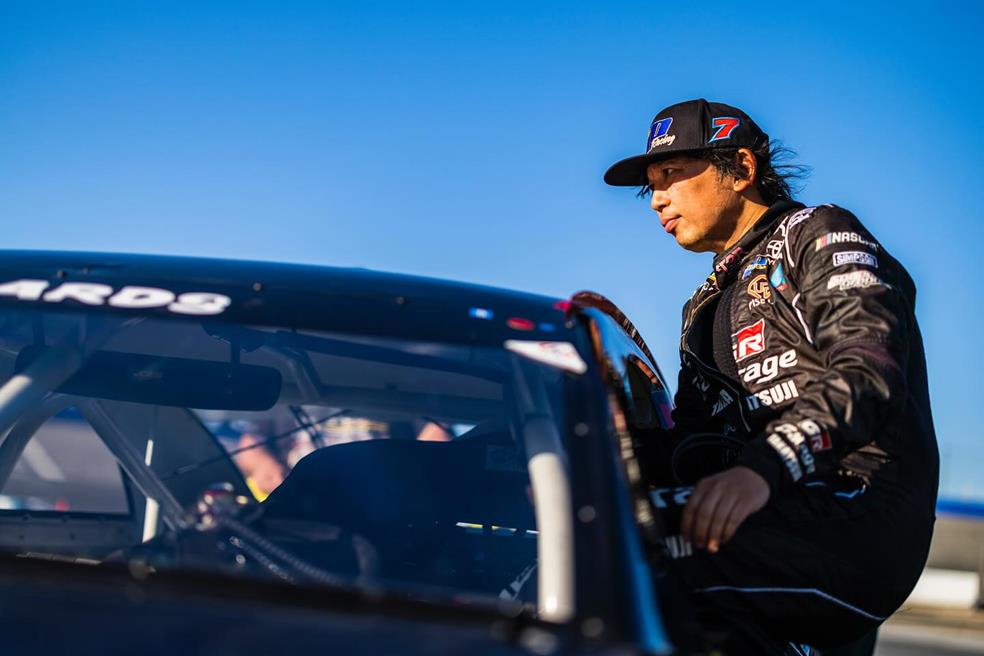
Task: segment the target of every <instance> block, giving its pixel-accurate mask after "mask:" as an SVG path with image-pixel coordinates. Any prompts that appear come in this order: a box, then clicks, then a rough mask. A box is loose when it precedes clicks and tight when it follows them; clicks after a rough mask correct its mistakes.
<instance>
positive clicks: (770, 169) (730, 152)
mask: <svg viewBox="0 0 984 656" xmlns="http://www.w3.org/2000/svg"><path fill="white" fill-rule="evenodd" d="M751 151H752V154H753V155H754V156H755V162H756V164H758V166H757V167H756V168H757V169H758V170H757V171H756V173H755V187H756V189H758V192H759V194H761V196H762V200H763V201H765V203H766V204H767V205H771V204H772V203H774V202H776V201H778V200H792V199H793V196H794V194H796V193H798V192H799V191H801V189H800V186H799V184H798V183H800V182H801V181H802V180H803V179H804V178H806V176H808V175H809V174H810V167H808V166H804V165H802V164H788V163H785V162H787V161H788V160H790V159H792V158H793V157H795V156H796V153H795V152H794V151H793V150H792V149H790V148H787V147H786V146H783V145H782V143H780V142H778V141H776V140H774V139H772V140H770V141H769V142H768V143H763V144H762V145H760V146H756V147H755V148H752V149H751ZM689 155H690V156H691V157H694V158H695V159H705V160H707V161H708V162H710V163H711V166H713V167H714V168H716V169H717V172H718V175H719V176H720V177H721V178H722V179H723V178H726V177H732V178H735V179H741V178H746V177H748V171H747V170H746V169H745V167H744V166H742V165H741V164H740V163H739V161H738V149H737V148H708V149H707V150H698V151H695V152H693V153H689ZM649 191H650V190H649V187H648V186H644V187H643V188H642V190H641V191H640V192H639V195H640V196H648V195H649Z"/></svg>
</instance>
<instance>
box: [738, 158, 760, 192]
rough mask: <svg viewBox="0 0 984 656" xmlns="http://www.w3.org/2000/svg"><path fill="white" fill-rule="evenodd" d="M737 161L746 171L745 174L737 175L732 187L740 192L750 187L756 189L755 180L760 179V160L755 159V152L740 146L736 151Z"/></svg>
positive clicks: (740, 167) (739, 166)
mask: <svg viewBox="0 0 984 656" xmlns="http://www.w3.org/2000/svg"><path fill="white" fill-rule="evenodd" d="M735 161H736V163H737V164H738V168H739V169H741V170H742V171H744V172H745V175H744V176H742V177H735V180H734V182H733V183H732V188H733V189H734V190H735V191H736V192H738V193H739V194H740V193H742V192H744V191H746V190H748V189H749V188H752V189H754V188H755V181H756V180H757V179H758V162H756V161H755V155H754V153H752V151H751V150H749V149H748V148H739V149H738V152H737V153H735Z"/></svg>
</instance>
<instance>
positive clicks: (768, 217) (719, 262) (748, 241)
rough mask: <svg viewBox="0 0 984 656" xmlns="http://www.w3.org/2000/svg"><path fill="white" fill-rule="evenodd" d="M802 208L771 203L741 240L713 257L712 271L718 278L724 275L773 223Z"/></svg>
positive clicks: (790, 204) (789, 203)
mask: <svg viewBox="0 0 984 656" xmlns="http://www.w3.org/2000/svg"><path fill="white" fill-rule="evenodd" d="M803 207H805V205H803V203H797V202H796V201H792V200H780V201H776V202H775V203H773V204H772V205H771V206H770V207H769V209H767V210H766V211H765V214H763V215H762V216H761V217H759V220H758V221H756V222H755V225H753V226H752V227H751V229H750V230H749V231H748V232H746V233H745V234H744V235H742V238H741V239H739V240H738V243H737V244H735V245H734V246H732V247H731V248H729V249H727V250H726V251H724V252H722V253H719V254H717V255H715V256H714V271H715V272H716V273H717V274H718V275H719V276H720V275H722V274H724V273H726V272H727V271H728V270H729V269H730V268H731V267H732V266H733V265H735V264H736V263H737V262H740V261H741V260H742V259H744V257H745V255H747V254H748V250H749V248H750V247H751V246H753V245H754V244H756V243H758V241H759V240H760V239H762V237H763V236H765V234H766V233H767V232H769V231H770V230H772V228H773V227H774V225H775V223H776V222H777V221H778V220H779V219H780V218H781V217H782V216H783V215H784V214H786V213H787V212H789V211H790V210H794V209H802V208H803Z"/></svg>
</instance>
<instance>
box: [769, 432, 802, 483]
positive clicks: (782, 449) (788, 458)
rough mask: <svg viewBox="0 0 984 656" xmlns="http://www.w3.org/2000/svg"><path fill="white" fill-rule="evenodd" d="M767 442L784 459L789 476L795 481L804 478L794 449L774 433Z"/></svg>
mask: <svg viewBox="0 0 984 656" xmlns="http://www.w3.org/2000/svg"><path fill="white" fill-rule="evenodd" d="M765 441H766V442H768V443H769V446H771V447H772V448H773V449H775V450H776V453H778V454H779V457H780V458H782V462H783V464H785V465H786V469H788V470H789V475H790V476H791V477H792V479H793V481H794V482H795V481H798V480H799V479H801V478H803V470H802V469H800V466H799V461H798V460H797V459H796V454H795V453H794V452H793V448H792V447H791V446H789V445H788V444H786V441H785V440H783V439H782V438H781V437H779V436H778V435H776V434H775V433H773V434H772V435H769V437H767V438H766V440H765Z"/></svg>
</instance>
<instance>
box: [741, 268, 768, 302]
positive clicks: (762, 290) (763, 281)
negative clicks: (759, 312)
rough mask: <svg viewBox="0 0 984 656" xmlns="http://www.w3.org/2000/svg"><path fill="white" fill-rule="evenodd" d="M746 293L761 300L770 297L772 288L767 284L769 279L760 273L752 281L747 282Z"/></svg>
mask: <svg viewBox="0 0 984 656" xmlns="http://www.w3.org/2000/svg"><path fill="white" fill-rule="evenodd" d="M747 291H748V295H749V296H751V297H752V298H757V299H760V300H763V301H768V300H770V299H771V298H772V288H771V287H770V286H769V279H768V278H766V277H765V274H764V273H760V274H758V275H757V276H755V277H754V278H752V281H751V282H750V283H748V288H747Z"/></svg>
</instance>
